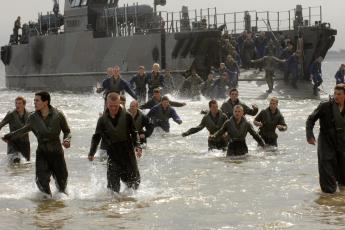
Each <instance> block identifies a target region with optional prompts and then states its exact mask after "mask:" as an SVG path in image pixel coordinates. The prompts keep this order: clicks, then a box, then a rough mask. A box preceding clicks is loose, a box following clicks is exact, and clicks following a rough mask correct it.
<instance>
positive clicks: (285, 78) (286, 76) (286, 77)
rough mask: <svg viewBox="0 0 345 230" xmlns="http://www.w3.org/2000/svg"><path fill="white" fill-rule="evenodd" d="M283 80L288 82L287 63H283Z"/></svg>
mask: <svg viewBox="0 0 345 230" xmlns="http://www.w3.org/2000/svg"><path fill="white" fill-rule="evenodd" d="M284 81H285V83H288V82H289V68H288V66H287V64H284Z"/></svg>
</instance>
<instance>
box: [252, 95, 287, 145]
mask: <svg viewBox="0 0 345 230" xmlns="http://www.w3.org/2000/svg"><path fill="white" fill-rule="evenodd" d="M254 125H255V126H257V127H259V135H260V136H261V137H262V139H263V140H264V141H265V143H266V144H267V145H271V146H275V147H277V146H278V143H277V139H278V135H277V134H276V132H275V131H276V129H278V130H279V131H286V130H287V125H286V123H285V120H284V117H283V115H282V114H281V113H280V111H279V109H278V99H277V98H276V97H272V98H271V100H270V105H269V107H268V108H267V109H265V110H262V111H261V112H260V113H259V115H258V116H257V117H256V118H255V120H254Z"/></svg>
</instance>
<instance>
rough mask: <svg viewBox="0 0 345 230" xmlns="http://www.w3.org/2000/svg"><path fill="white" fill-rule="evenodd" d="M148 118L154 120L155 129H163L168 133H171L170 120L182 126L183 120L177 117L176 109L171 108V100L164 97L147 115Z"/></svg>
mask: <svg viewBox="0 0 345 230" xmlns="http://www.w3.org/2000/svg"><path fill="white" fill-rule="evenodd" d="M147 117H149V118H150V119H151V120H152V122H153V125H154V127H161V128H162V129H163V130H164V131H165V132H167V133H168V132H169V131H170V124H169V119H170V118H172V119H173V120H174V121H175V122H176V123H177V124H179V125H180V124H182V120H181V118H180V117H179V116H178V115H177V113H176V111H175V109H173V108H172V107H170V105H169V98H168V97H167V96H164V97H162V101H161V103H159V104H158V105H156V106H154V107H153V108H152V109H151V110H150V112H149V113H148V114H147Z"/></svg>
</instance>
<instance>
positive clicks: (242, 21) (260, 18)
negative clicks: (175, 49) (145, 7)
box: [160, 6, 322, 34]
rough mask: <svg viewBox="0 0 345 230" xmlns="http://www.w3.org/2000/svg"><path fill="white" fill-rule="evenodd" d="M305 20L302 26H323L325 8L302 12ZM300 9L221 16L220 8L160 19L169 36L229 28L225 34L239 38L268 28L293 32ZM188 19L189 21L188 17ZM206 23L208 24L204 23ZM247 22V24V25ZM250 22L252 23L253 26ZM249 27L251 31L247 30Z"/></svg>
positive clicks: (180, 12)
mask: <svg viewBox="0 0 345 230" xmlns="http://www.w3.org/2000/svg"><path fill="white" fill-rule="evenodd" d="M302 13H303V20H302V22H301V23H299V25H298V26H314V25H318V24H319V23H320V22H322V8H321V6H317V7H308V8H303V9H302ZM295 15H296V9H293V10H288V11H278V12H272V11H244V12H232V13H219V12H217V8H208V9H202V10H188V17H186V16H187V12H182V11H179V12H165V11H161V12H160V16H161V18H162V22H163V23H164V25H165V26H164V28H165V30H166V32H167V33H175V32H180V31H183V30H186V29H187V30H188V28H190V29H191V30H200V29H205V27H206V28H208V29H213V28H218V27H220V26H223V25H224V26H225V30H227V31H229V32H230V33H233V34H237V33H241V32H243V31H244V30H250V31H254V32H256V31H267V30H269V29H268V28H267V25H269V26H270V29H271V30H273V31H282V30H293V29H294V28H295V27H294V25H295V20H296V18H295ZM184 16H185V17H184ZM202 20H204V22H202ZM246 21H247V22H246ZM249 22H250V23H249ZM246 27H247V28H246Z"/></svg>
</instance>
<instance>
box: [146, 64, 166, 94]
mask: <svg viewBox="0 0 345 230" xmlns="http://www.w3.org/2000/svg"><path fill="white" fill-rule="evenodd" d="M159 70H160V66H159V64H158V63H155V64H153V66H152V72H151V73H150V74H149V75H148V76H147V81H148V85H149V91H148V93H149V98H151V97H152V96H153V90H154V89H156V88H164V86H165V85H164V76H163V75H162V74H161V73H160V72H159Z"/></svg>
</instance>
